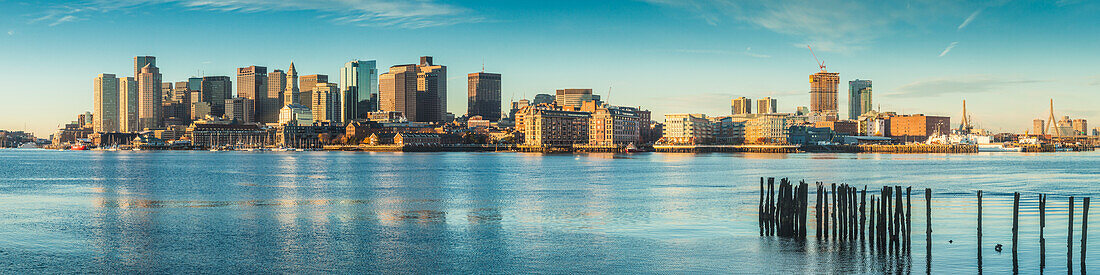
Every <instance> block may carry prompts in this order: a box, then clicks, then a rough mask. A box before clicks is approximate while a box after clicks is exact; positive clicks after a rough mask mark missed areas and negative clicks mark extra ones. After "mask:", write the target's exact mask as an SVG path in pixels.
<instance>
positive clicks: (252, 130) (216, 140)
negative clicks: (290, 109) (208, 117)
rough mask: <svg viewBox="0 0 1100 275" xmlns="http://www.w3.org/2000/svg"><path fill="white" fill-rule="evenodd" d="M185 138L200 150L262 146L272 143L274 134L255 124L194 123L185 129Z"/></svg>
mask: <svg viewBox="0 0 1100 275" xmlns="http://www.w3.org/2000/svg"><path fill="white" fill-rule="evenodd" d="M186 136H187V138H188V139H190V140H191V144H192V145H194V146H198V147H202V148H214V147H221V146H236V145H242V144H243V145H251V146H263V145H269V144H271V143H274V142H272V141H274V139H275V138H274V132H268V131H267V130H265V129H263V128H261V127H260V125H257V124H252V123H248V124H240V123H226V122H218V121H196V122H194V123H192V124H191V126H190V127H187V134H186Z"/></svg>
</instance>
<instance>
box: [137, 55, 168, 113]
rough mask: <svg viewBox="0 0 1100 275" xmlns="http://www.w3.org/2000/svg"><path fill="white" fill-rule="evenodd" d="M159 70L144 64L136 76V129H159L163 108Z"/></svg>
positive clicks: (151, 65)
mask: <svg viewBox="0 0 1100 275" xmlns="http://www.w3.org/2000/svg"><path fill="white" fill-rule="evenodd" d="M160 80H161V75H160V69H158V68H157V67H154V66H153V64H146V65H145V67H143V68H141V73H140V74H138V77H137V81H138V127H139V128H142V129H153V128H157V127H160V125H161V124H162V123H161V119H162V116H161V109H162V108H163V107H162V106H161V105H162V99H164V97H163V96H162V95H161V94H162V91H161V86H160V84H161V81H160Z"/></svg>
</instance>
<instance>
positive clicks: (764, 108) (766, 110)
mask: <svg viewBox="0 0 1100 275" xmlns="http://www.w3.org/2000/svg"><path fill="white" fill-rule="evenodd" d="M776 105H777V104H776V100H775V99H774V98H771V97H764V98H761V99H757V100H756V112H757V113H760V114H774V113H778V112H779V111H778V109H779V108H776Z"/></svg>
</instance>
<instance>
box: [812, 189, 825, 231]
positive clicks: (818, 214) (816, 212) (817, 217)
mask: <svg viewBox="0 0 1100 275" xmlns="http://www.w3.org/2000/svg"><path fill="white" fill-rule="evenodd" d="M822 191H823V189H822V188H821V183H820V182H818V183H817V205H816V206H815V207H814V218H815V219H814V224H815V225H817V234H815V235H814V236H816V237H817V239H818V240H820V239H821V195H822Z"/></svg>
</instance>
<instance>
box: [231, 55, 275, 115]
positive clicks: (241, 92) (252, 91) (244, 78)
mask: <svg viewBox="0 0 1100 275" xmlns="http://www.w3.org/2000/svg"><path fill="white" fill-rule="evenodd" d="M237 97H242V98H247V99H251V100H252V101H253V103H254V106H255V112H256V113H255V114H253V115H251V116H250V117H251V118H253V119H256V121H259V122H265V123H266V122H268V121H266V120H265V119H266V118H269V117H271V118H273V119H272V121H271V122H275V121H274V120H275V119H278V117H279V115H278V110H277V109H276V110H268V109H267V108H265V107H267V105H268V104H267V103H269V100H268V98H267V67H261V66H248V67H244V68H237ZM269 111H274V112H275V115H274V116H270V114H268V112H269Z"/></svg>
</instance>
